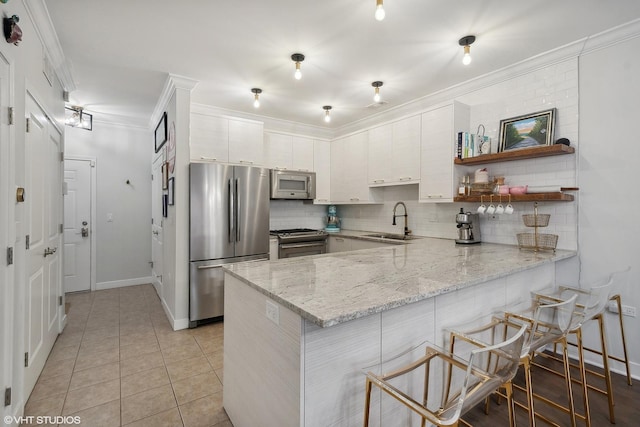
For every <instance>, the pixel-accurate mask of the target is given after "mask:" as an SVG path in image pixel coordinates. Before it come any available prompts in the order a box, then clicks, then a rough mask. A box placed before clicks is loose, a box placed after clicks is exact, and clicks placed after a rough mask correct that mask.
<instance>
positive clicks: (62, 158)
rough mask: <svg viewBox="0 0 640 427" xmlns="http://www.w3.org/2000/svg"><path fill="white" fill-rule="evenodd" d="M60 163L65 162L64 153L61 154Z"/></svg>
mask: <svg viewBox="0 0 640 427" xmlns="http://www.w3.org/2000/svg"><path fill="white" fill-rule="evenodd" d="M60 161H61V162H64V153H63V152H62V151H61V152H60Z"/></svg>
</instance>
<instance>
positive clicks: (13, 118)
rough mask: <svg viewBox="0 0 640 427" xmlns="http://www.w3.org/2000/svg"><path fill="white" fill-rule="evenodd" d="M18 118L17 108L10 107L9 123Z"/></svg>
mask: <svg viewBox="0 0 640 427" xmlns="http://www.w3.org/2000/svg"><path fill="white" fill-rule="evenodd" d="M15 119H16V110H15V108H13V107H9V124H10V125H12V124H13V122H14V121H15Z"/></svg>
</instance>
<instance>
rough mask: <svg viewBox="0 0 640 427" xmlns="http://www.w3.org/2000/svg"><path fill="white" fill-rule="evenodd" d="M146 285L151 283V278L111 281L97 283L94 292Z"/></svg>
mask: <svg viewBox="0 0 640 427" xmlns="http://www.w3.org/2000/svg"><path fill="white" fill-rule="evenodd" d="M148 283H153V277H151V276H147V277H136V278H134V279H126V280H113V281H110V282H98V283H96V291H101V290H104V289H115V288H124V287H125V286H135V285H146V284H148Z"/></svg>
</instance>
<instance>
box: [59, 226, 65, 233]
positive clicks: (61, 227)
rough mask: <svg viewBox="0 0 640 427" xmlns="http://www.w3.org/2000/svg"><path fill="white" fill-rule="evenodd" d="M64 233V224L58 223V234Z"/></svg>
mask: <svg viewBox="0 0 640 427" xmlns="http://www.w3.org/2000/svg"><path fill="white" fill-rule="evenodd" d="M62 233H64V225H63V224H60V234H62Z"/></svg>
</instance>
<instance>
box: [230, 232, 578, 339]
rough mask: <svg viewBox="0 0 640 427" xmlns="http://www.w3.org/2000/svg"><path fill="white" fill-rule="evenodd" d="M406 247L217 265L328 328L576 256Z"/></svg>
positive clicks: (448, 243) (427, 244) (442, 244)
mask: <svg viewBox="0 0 640 427" xmlns="http://www.w3.org/2000/svg"><path fill="white" fill-rule="evenodd" d="M355 234H356V233H354V235H355ZM409 242H410V243H409V244H402V245H389V246H384V247H381V248H374V249H363V250H357V251H351V252H339V253H335V254H323V255H314V256H307V257H299V258H288V259H281V260H277V261H264V262H262V261H261V262H251V263H239V264H231V265H228V266H225V267H223V268H224V270H225V271H226V272H228V273H229V274H231V275H232V276H234V277H236V278H238V279H239V280H241V281H242V282H244V283H246V284H248V285H249V286H251V287H253V288H254V289H256V290H258V291H259V292H262V293H263V294H265V295H267V296H268V297H269V298H271V299H273V300H274V301H276V302H278V303H279V304H281V305H283V306H285V307H287V308H289V309H291V310H293V311H294V312H296V313H298V314H299V315H300V316H302V317H303V318H305V319H307V320H309V321H311V322H313V323H315V324H317V325H319V326H321V327H329V326H333V325H337V324H339V323H343V322H347V321H350V320H354V319H357V318H360V317H364V316H368V315H371V314H374V313H379V312H382V311H386V310H390V309H392V308H395V307H400V306H402V305H405V304H409V303H412V302H415V301H420V300H423V299H426V298H432V297H434V296H437V295H440V294H444V293H447V292H451V291H454V290H457V289H461V288H465V287H468V286H472V285H475V284H478V283H483V282H486V281H489V280H492V279H497V278H500V277H504V276H507V275H510V274H513V273H516V272H519V271H523V270H527V269H530V268H534V267H537V266H539V265H542V264H545V263H551V262H556V261H559V260H562V259H565V258H570V257H572V256H575V255H576V252H575V251H565V250H557V251H556V252H555V253H550V252H539V253H536V252H531V251H523V250H519V249H518V247H517V246H510V245H498V244H491V243H481V244H478V245H469V246H462V245H456V244H455V243H454V241H453V240H448V239H434V238H428V237H424V238H419V239H415V240H410V241H409Z"/></svg>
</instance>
